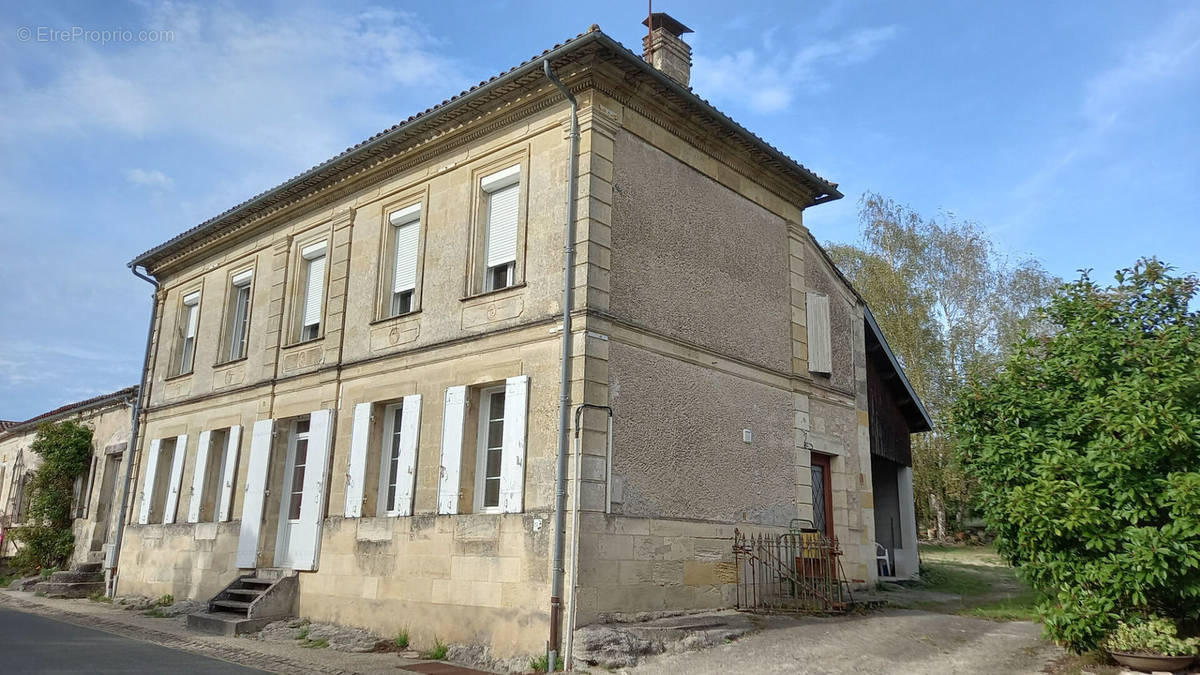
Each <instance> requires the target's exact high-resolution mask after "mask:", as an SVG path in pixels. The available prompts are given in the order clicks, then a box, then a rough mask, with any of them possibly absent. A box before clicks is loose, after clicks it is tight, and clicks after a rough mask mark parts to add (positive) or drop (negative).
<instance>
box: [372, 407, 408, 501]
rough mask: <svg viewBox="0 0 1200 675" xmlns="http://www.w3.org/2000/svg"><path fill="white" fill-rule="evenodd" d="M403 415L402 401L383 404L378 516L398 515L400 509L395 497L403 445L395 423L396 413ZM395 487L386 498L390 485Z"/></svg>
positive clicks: (397, 493)
mask: <svg viewBox="0 0 1200 675" xmlns="http://www.w3.org/2000/svg"><path fill="white" fill-rule="evenodd" d="M397 412H399V413H400V415H401V416H403V415H404V402H403V401H401V402H399V403H393V404H391V405H389V406H385V407H384V409H383V435H382V437H381V438H380V443H379V492H378V493H377V497H376V499H375V503H376V504H377V505H378V507H377V510H378V512H379V515H380V516H389V517H394V516H398V515H400V511H401V510H400V509H398V508H396V498H397V497H399V496H400V480H401V479H402V478H403V476H401V475H400V472H401V471H402V470H403V467H402V466H400V461H401V459H403V458H402V453H403V446H402V445H401V443H400V425H398V424H396V422H397V421H399V420H397V419H396V413H397ZM393 461H394V462H395V463H396V476H395V477H393V476H392V462H393ZM393 485H394V486H395V487H396V492H395V494H394V495H392V498H391V499H388V490H389V489H391V487H392V486H393Z"/></svg>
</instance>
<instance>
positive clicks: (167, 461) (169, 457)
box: [146, 438, 177, 523]
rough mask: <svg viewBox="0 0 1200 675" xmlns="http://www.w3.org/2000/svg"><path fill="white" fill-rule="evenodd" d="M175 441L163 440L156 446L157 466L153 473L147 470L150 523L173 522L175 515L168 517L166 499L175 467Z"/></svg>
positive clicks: (171, 439) (168, 504)
mask: <svg viewBox="0 0 1200 675" xmlns="http://www.w3.org/2000/svg"><path fill="white" fill-rule="evenodd" d="M175 441H176V439H174V438H164V439H162V440H161V441H159V444H158V458H157V464H156V465H155V466H154V467H153V473H150V469H147V475H146V480H147V481H148V482H149V483H150V486H149V490H150V513H149V516H150V518H149V522H151V523H173V522H175V514H174V513H171V514H170V517H168V515H167V511H168V510H171V509H170V507H171V506H173V505H171V504H170V500H169V499H168V498H167V497H168V493H169V492H170V490H171V473H172V468H173V467H174V466H175V453H176V452H177V448H176V447H175V446H176V442H175Z"/></svg>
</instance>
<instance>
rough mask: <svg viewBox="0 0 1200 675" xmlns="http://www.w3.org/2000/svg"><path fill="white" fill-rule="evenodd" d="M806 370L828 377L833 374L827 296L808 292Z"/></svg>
mask: <svg viewBox="0 0 1200 675" xmlns="http://www.w3.org/2000/svg"><path fill="white" fill-rule="evenodd" d="M807 302H808V306H807V311H806V315H807V316H806V321H807V323H808V370H809V371H810V372H813V373H823V374H826V375H828V374H829V373H832V372H833V350H832V346H831V344H832V336H831V335H830V324H829V296H827V295H825V294H823V293H814V292H812V291H809V292H808V301H807Z"/></svg>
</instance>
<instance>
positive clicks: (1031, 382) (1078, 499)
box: [952, 259, 1200, 651]
mask: <svg viewBox="0 0 1200 675" xmlns="http://www.w3.org/2000/svg"><path fill="white" fill-rule="evenodd" d="M1116 281H1117V283H1116V285H1115V286H1112V287H1108V288H1101V287H1100V286H1098V285H1097V284H1096V283H1094V282H1093V281H1092V280H1091V279H1090V278H1089V277H1088V275H1087V273H1084V274H1083V275H1082V277H1081V278H1080V279H1079V280H1078V281H1075V282H1072V283H1070V284H1067V285H1065V286H1064V287H1063V289H1062V290H1061V291H1060V292H1059V294H1058V295H1057V296H1056V298H1055V299H1054V300H1053V301H1052V302H1051V303H1050V305H1049V306H1048V307H1047V308H1046V310H1045V311H1044V315H1043V317H1042V321H1043V322H1044V326H1045V327H1046V328H1047V329H1048V330H1049V333H1048V336H1047V337H1041V338H1028V339H1026V340H1025V341H1024V342H1023V343H1022V344H1021V346H1020V348H1019V349H1017V351H1016V352H1015V353H1014V354H1013V355H1012V356H1011V357H1010V358H1009V359H1008V360H1007V362H1006V363H1005V365H1004V368H1003V369H1002V370H1001V371H1000V372H999V373H998V374H997V375H995V376H994V377H993V378H992V379H991V380H990V381H987V382H982V383H976V384H975V385H974V386H973V387H972V388H971V389H970V390H968V391H967V392H966V393H965V394H964V395H962V396H961V397H960V398H959V400H958V401H957V403H956V404H955V407H954V410H953V421H952V424H953V427H954V429H953V433H954V435H955V436H957V437H958V438H959V439H960V442H959V448H958V450H959V452H960V455H961V459H962V461H963V463H964V466H965V467H966V469H967V470H968V471H969V472H970V473H971V474H972V475H973V476H974V477H975V478H976V479H978V481H979V484H980V486H981V487H980V497H979V506H980V507H981V510H982V513H983V516H984V518H985V520H986V521H987V523H988V527H989V528H990V529H991V530H992V532H993V533H995V534H996V547H997V549H998V551H999V552H1000V553H1001V554H1002V555H1003V556H1004V557H1005V558H1006V559H1007V560H1008V561H1009V562H1011V563H1013V564H1014V565H1016V566H1018V567H1019V568H1020V569H1021V572H1022V574H1023V575H1024V576H1025V577H1026V578H1027V579H1028V580H1029V581H1030V583H1031V584H1032V585H1033V586H1034V588H1035V589H1037V590H1038V591H1040V592H1041V593H1042V594H1044V596H1045V598H1046V599H1045V600H1044V601H1042V602H1041V603H1039V606H1038V610H1039V613H1040V614H1041V616H1042V619H1043V622H1044V623H1045V626H1046V630H1047V633H1048V634H1049V635H1050V636H1051V637H1052V638H1054V639H1055V640H1057V641H1058V642H1060V643H1062V644H1064V645H1066V646H1067V647H1070V648H1071V649H1073V650H1075V651H1082V650H1085V649H1091V648H1094V647H1096V646H1097V645H1098V644H1099V643H1100V642H1101V641H1102V640H1103V639H1104V637H1105V636H1106V635H1107V634H1108V633H1109V632H1111V631H1113V630H1114V629H1116V628H1117V626H1118V623H1119V622H1120V621H1121V620H1123V619H1129V618H1132V617H1137V616H1151V615H1157V616H1164V617H1171V618H1173V619H1180V620H1186V619H1196V618H1200V313H1198V312H1195V311H1189V309H1188V304H1189V302H1190V301H1191V300H1192V298H1193V297H1194V296H1195V295H1196V292H1197V288H1198V287H1200V281H1198V280H1197V279H1196V278H1195V277H1192V276H1185V277H1175V276H1172V274H1171V272H1170V268H1169V267H1167V266H1166V265H1164V264H1162V263H1161V262H1159V261H1157V260H1154V259H1145V260H1141V261H1139V262H1138V263H1137V265H1135V266H1134V267H1133V268H1131V269H1126V270H1122V271H1120V272H1118V273H1117V275H1116Z"/></svg>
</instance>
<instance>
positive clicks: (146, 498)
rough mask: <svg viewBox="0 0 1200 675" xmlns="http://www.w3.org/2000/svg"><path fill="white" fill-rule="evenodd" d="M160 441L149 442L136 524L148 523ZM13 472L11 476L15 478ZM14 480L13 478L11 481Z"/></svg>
mask: <svg viewBox="0 0 1200 675" xmlns="http://www.w3.org/2000/svg"><path fill="white" fill-rule="evenodd" d="M160 445H161V441H160V440H159V439H157V438H156V439H154V440H152V441H150V452H149V453H147V455H146V478H145V480H143V481H142V507H141V510H140V511H139V512H138V523H139V524H140V525H145V524H146V523H149V522H150V501H151V500H153V499H154V477H155V476H156V475H157V474H158V451H159V446H160ZM16 475H17V474H16V472H15V471H14V472H13V476H16ZM13 480H14V481H15V480H16V479H15V478H14V479H13Z"/></svg>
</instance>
